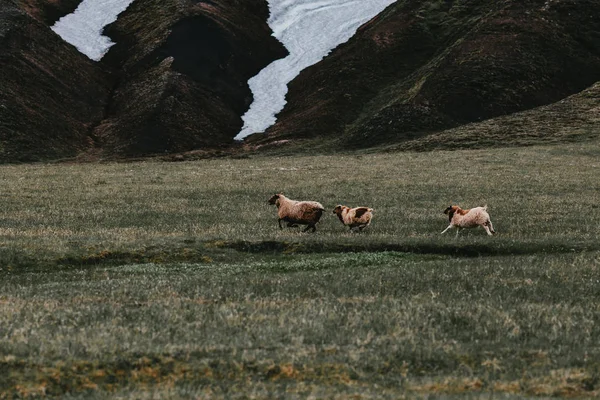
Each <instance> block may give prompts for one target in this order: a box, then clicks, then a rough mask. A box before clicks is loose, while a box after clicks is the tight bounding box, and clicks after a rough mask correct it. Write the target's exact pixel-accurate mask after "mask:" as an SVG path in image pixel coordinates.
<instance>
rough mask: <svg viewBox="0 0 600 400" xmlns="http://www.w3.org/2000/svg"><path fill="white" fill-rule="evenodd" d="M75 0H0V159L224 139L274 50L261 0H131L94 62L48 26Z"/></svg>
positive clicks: (181, 147)
mask: <svg viewBox="0 0 600 400" xmlns="http://www.w3.org/2000/svg"><path fill="white" fill-rule="evenodd" d="M80 2H81V0H4V1H2V2H0V48H1V49H2V52H1V53H0V89H1V90H0V162H15V161H37V160H52V159H60V158H65V157H69V158H71V157H75V156H78V155H79V156H81V155H84V156H88V158H89V156H93V157H98V156H100V157H106V158H112V157H132V156H144V155H150V154H157V153H165V152H167V153H172V152H179V151H186V150H192V149H198V148H209V149H214V148H218V147H223V146H227V145H231V144H232V143H233V137H234V136H235V135H236V134H237V133H238V132H239V130H240V129H241V126H242V120H241V115H242V114H243V112H244V111H245V110H246V109H247V107H248V105H249V104H250V102H251V93H250V90H249V88H248V86H247V81H248V79H249V78H250V77H252V76H253V75H255V74H256V73H258V72H259V71H260V69H262V68H263V67H264V66H266V65H267V64H269V63H270V62H271V61H273V60H274V59H276V58H279V57H282V56H284V55H285V49H284V48H283V47H282V46H281V44H279V43H278V42H277V41H276V40H275V39H273V38H272V37H271V32H270V30H269V27H268V25H267V24H266V19H267V16H268V8H267V3H266V1H265V0H215V1H210V2H203V1H194V0H136V1H135V2H134V3H133V4H132V5H131V6H130V7H129V8H128V9H127V10H126V11H125V12H124V13H123V14H121V16H120V17H119V19H118V21H117V22H116V23H114V24H113V25H110V26H109V27H107V29H106V33H107V34H108V35H109V36H110V37H111V38H112V39H113V40H114V41H116V42H117V43H118V44H117V45H116V46H114V47H113V48H111V50H110V51H109V53H108V54H107V55H106V56H105V57H104V58H103V59H102V60H101V61H100V62H94V61H91V60H89V59H88V58H86V57H85V56H84V55H82V54H80V53H79V52H78V51H77V50H76V49H75V48H74V47H73V46H71V45H69V44H67V43H66V42H64V41H63V40H62V39H61V38H60V37H59V36H58V35H56V34H55V33H54V32H53V31H52V30H51V29H50V26H51V25H52V24H53V23H54V22H55V21H56V20H57V19H58V18H60V17H61V16H64V15H66V14H68V13H70V12H72V11H73V9H75V8H76V7H77V5H79V3H80Z"/></svg>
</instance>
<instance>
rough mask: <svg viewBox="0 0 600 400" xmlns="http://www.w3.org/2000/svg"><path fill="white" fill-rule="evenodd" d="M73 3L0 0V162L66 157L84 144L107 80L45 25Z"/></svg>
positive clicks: (101, 109)
mask: <svg viewBox="0 0 600 400" xmlns="http://www.w3.org/2000/svg"><path fill="white" fill-rule="evenodd" d="M72 3H73V2H72V1H71V2H67V1H65V2H60V1H52V2H50V1H42V0H38V1H33V0H30V1H23V2H19V1H16V0H3V2H2V3H1V5H0V161H3V162H6V161H36V160H45V159H57V158H63V157H73V156H75V155H77V154H78V153H80V152H81V151H84V150H85V149H86V148H88V147H89V146H90V138H89V132H90V129H91V127H92V126H93V125H94V124H95V123H97V122H98V121H100V120H101V119H102V117H103V113H104V107H105V104H106V101H107V99H108V96H109V92H110V79H109V77H108V75H107V74H106V72H105V71H104V70H103V69H102V68H100V67H98V66H97V65H95V64H94V63H92V62H90V60H89V59H87V58H86V57H85V56H84V55H83V54H81V53H79V52H78V51H77V50H76V49H75V48H74V47H72V46H70V45H67V44H66V43H65V42H64V41H63V40H62V39H61V38H60V37H59V36H58V35H56V34H55V33H54V32H52V31H51V30H50V28H49V27H48V25H47V23H52V22H53V21H54V20H55V19H57V17H58V16H59V15H60V14H62V13H67V12H71V11H72V8H73V4H72ZM41 5H44V6H43V7H42V6H41Z"/></svg>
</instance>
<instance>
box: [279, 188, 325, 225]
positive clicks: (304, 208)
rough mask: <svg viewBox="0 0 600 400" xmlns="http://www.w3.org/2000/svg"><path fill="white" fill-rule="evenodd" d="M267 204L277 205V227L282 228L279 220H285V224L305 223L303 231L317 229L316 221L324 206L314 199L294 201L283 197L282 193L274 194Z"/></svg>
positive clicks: (319, 217)
mask: <svg viewBox="0 0 600 400" xmlns="http://www.w3.org/2000/svg"><path fill="white" fill-rule="evenodd" d="M269 204H275V205H276V206H277V215H278V216H279V220H278V221H277V223H278V224H279V229H283V227H282V226H281V221H285V222H287V226H289V227H296V226H298V225H307V227H306V229H304V231H303V232H306V231H308V230H309V229H312V231H313V232H314V231H316V230H317V227H316V225H317V222H319V219H321V215H323V211H325V208H324V207H323V206H322V205H321V203H319V202H316V201H296V200H291V199H288V198H287V197H285V196H284V195H283V194H282V193H279V194H275V195H273V196H272V197H271V198H270V199H269Z"/></svg>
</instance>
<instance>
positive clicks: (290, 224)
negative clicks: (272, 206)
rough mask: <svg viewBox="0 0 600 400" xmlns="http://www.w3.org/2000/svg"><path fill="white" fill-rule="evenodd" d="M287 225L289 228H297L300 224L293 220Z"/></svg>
mask: <svg viewBox="0 0 600 400" xmlns="http://www.w3.org/2000/svg"><path fill="white" fill-rule="evenodd" d="M287 226H288V228H297V227H298V224H295V223H293V222H288V224H287Z"/></svg>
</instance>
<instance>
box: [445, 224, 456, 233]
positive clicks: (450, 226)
mask: <svg viewBox="0 0 600 400" xmlns="http://www.w3.org/2000/svg"><path fill="white" fill-rule="evenodd" d="M453 227H454V225H452V224H450V225H448V227H447V228H446V229H444V230H443V231H442V235H443V234H444V233H446V232H447V231H448V229H450V228H453Z"/></svg>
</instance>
